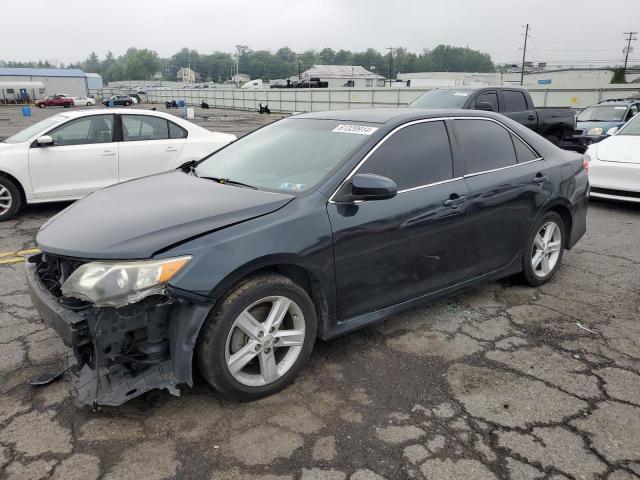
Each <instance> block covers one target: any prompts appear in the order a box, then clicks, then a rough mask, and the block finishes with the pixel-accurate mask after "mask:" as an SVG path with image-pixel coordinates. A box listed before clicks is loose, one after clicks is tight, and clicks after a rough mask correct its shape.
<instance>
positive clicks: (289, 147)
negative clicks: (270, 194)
mask: <svg viewBox="0 0 640 480" xmlns="http://www.w3.org/2000/svg"><path fill="white" fill-rule="evenodd" d="M376 130H377V127H375V126H371V125H364V124H362V123H357V124H356V123H353V122H341V121H335V120H317V119H302V118H300V119H294V118H289V119H285V120H281V121H279V122H275V123H272V124H271V125H268V126H266V127H264V128H261V129H260V130H257V131H255V132H253V133H251V134H250V135H247V136H245V137H242V138H241V139H239V140H237V141H236V142H234V143H232V144H230V145H229V146H227V147H226V148H224V149H222V150H220V151H219V152H217V153H216V154H214V155H212V156H211V157H209V158H208V159H206V160H205V161H203V162H202V163H200V164H199V165H198V166H197V168H196V174H197V175H198V176H200V177H213V178H217V179H228V180H229V181H231V182H239V183H243V184H246V185H251V186H254V187H256V188H264V189H269V190H282V191H289V192H301V191H304V190H308V189H309V188H311V187H313V186H314V185H316V184H317V183H318V182H320V180H322V179H323V178H324V177H325V176H326V175H327V174H328V173H329V172H330V171H331V170H332V169H333V168H334V167H335V166H336V165H338V164H339V163H340V162H341V161H342V160H344V159H345V158H346V157H347V155H349V153H350V152H351V151H352V150H353V149H354V148H356V147H357V146H358V145H360V144H362V143H364V142H365V141H366V140H367V138H368V136H369V135H371V134H372V133H373V132H375V131H376Z"/></svg>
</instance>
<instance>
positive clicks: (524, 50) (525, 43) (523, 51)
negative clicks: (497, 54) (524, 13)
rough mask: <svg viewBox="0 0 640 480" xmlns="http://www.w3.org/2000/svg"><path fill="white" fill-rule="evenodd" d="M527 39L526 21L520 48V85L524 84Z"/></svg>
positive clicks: (527, 26)
mask: <svg viewBox="0 0 640 480" xmlns="http://www.w3.org/2000/svg"><path fill="white" fill-rule="evenodd" d="M528 39H529V24H528V23H527V25H526V27H525V31H524V48H523V49H522V70H521V71H520V85H523V84H524V60H525V58H526V56H527V40H528Z"/></svg>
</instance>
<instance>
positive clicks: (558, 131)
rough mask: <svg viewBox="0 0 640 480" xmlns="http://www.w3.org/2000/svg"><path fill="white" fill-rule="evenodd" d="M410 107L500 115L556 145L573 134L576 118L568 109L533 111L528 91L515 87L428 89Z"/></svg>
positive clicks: (537, 109) (538, 109)
mask: <svg viewBox="0 0 640 480" xmlns="http://www.w3.org/2000/svg"><path fill="white" fill-rule="evenodd" d="M409 106H410V107H416V108H461V109H465V110H485V111H491V112H496V113H501V114H503V115H504V116H506V117H509V118H511V119H512V120H515V121H516V122H518V123H520V124H522V125H524V126H525V127H527V128H529V129H531V130H533V131H534V132H537V133H539V134H540V135H542V136H543V137H544V138H546V139H547V140H549V141H550V142H551V143H553V144H554V145H556V146H559V147H565V146H566V145H565V140H566V139H567V138H569V137H571V136H573V135H574V134H575V127H576V115H575V113H574V112H573V110H572V109H570V108H535V107H534V106H533V100H531V95H529V92H528V91H527V90H525V89H523V88H516V87H460V88H454V87H452V88H438V89H434V90H429V91H428V92H426V93H424V94H423V95H422V96H420V97H418V98H417V99H416V100H414V101H413V102H412V103H410V104H409Z"/></svg>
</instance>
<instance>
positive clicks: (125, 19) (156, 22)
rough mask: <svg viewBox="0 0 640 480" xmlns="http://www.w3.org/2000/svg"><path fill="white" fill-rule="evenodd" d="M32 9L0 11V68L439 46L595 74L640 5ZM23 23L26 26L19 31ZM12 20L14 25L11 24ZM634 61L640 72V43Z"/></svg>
mask: <svg viewBox="0 0 640 480" xmlns="http://www.w3.org/2000/svg"><path fill="white" fill-rule="evenodd" d="M610 4H611V7H609V6H608V4H607V2H603V1H602V0H579V1H571V2H570V1H567V0H535V1H526V2H524V1H522V0H401V1H398V0H395V1H389V0H386V1H382V0H261V1H259V2H254V1H250V0H240V1H236V0H228V1H224V2H220V1H215V0H192V1H175V0H172V1H168V0H134V1H124V0H107V1H102V2H96V1H87V0H32V1H30V2H27V4H24V3H23V2H19V1H9V2H3V8H2V13H3V18H4V21H3V22H2V27H0V45H1V46H2V47H1V48H0V59H4V60H39V59H47V60H50V61H51V60H57V61H62V62H65V63H69V62H72V61H77V60H81V59H84V58H86V57H87V55H88V54H89V52H91V51H92V50H93V51H95V52H96V53H98V55H100V56H101V57H102V56H103V55H104V54H106V53H107V51H112V52H113V53H114V54H115V55H116V56H118V55H121V54H122V53H124V51H125V50H126V49H127V48H128V47H131V46H135V47H138V48H149V49H152V50H155V51H157V52H158V54H159V55H161V56H169V55H171V54H173V53H175V52H176V51H177V50H179V49H180V48H182V47H189V48H193V49H196V50H198V51H200V52H212V51H214V50H219V51H226V52H231V51H233V49H234V45H236V44H244V45H248V46H249V47H250V48H251V49H253V50H271V51H275V50H277V49H278V48H279V47H281V46H285V45H286V46H289V47H291V48H292V49H293V50H294V51H303V50H306V49H310V48H313V49H321V48H323V47H327V46H328V47H332V48H334V49H340V48H344V49H347V50H363V49H366V48H368V47H373V48H376V49H378V50H380V51H385V50H384V49H385V48H386V47H388V46H393V47H397V46H404V47H406V48H408V49H409V50H411V51H415V52H420V51H422V49H423V48H433V47H435V46H436V45H438V44H440V43H444V44H450V45H456V46H469V47H470V48H473V49H477V50H481V51H484V52H488V53H489V54H490V55H491V57H492V59H493V61H494V62H496V63H498V62H507V61H510V62H511V61H519V59H520V58H521V56H522V50H521V47H522V42H523V32H524V29H523V28H522V26H523V25H524V24H526V23H529V24H530V25H531V37H530V41H529V48H528V52H529V54H528V58H527V59H528V60H532V61H536V62H537V61H548V62H549V63H563V64H576V65H577V64H580V65H585V64H588V63H592V64H593V65H601V64H606V63H615V62H616V61H620V60H621V59H622V58H623V53H622V49H623V47H624V44H625V41H624V37H623V32H626V31H630V30H640V0H617V1H615V2H610ZM20 18H24V21H19V19H20ZM9 19H14V20H15V21H9ZM636 46H637V49H636V52H634V53H632V55H631V58H632V59H633V60H635V61H636V62H640V40H639V41H638V42H636Z"/></svg>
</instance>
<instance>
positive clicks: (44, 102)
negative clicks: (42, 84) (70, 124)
mask: <svg viewBox="0 0 640 480" xmlns="http://www.w3.org/2000/svg"><path fill="white" fill-rule="evenodd" d="M35 105H36V107H39V108H45V107H64V108H69V107H71V106H72V105H74V101H73V97H64V96H62V95H50V96H48V97H47V98H43V99H40V100H36V102H35Z"/></svg>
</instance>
